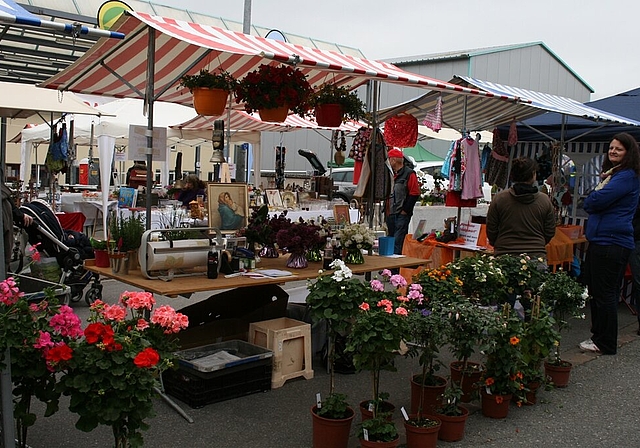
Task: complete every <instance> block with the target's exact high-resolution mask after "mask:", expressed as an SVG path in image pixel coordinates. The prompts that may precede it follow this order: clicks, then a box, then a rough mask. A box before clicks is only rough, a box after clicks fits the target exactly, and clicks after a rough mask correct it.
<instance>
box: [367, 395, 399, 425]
mask: <svg viewBox="0 0 640 448" xmlns="http://www.w3.org/2000/svg"><path fill="white" fill-rule="evenodd" d="M370 401H371V400H364V401H361V402H360V415H361V417H362V421H365V420H369V419H371V418H373V412H372V411H370V410H369V402H370ZM380 408H381V411H382V412H388V413H389V416H388V417H387V420H389V421H392V420H393V412H394V411H395V410H396V407H395V406H394V405H393V404H391V403H389V402H388V401H383V402H382V403H381V404H380Z"/></svg>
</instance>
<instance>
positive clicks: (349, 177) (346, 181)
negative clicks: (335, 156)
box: [328, 167, 356, 202]
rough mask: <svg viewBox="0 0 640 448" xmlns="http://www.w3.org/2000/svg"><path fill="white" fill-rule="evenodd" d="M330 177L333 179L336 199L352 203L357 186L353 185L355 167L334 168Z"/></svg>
mask: <svg viewBox="0 0 640 448" xmlns="http://www.w3.org/2000/svg"><path fill="white" fill-rule="evenodd" d="M328 176H329V177H330V178H331V179H333V189H334V192H335V193H334V194H333V197H334V198H340V199H342V200H343V201H345V202H351V199H353V193H354V192H355V191H356V186H355V185H354V184H353V167H351V168H333V169H332V170H331V172H330V173H329V174H328Z"/></svg>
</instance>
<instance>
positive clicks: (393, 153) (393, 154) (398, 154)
mask: <svg viewBox="0 0 640 448" xmlns="http://www.w3.org/2000/svg"><path fill="white" fill-rule="evenodd" d="M387 156H389V157H397V158H399V159H402V158H403V157H404V154H402V151H400V150H399V149H397V148H393V149H391V150H389V152H388V153H387Z"/></svg>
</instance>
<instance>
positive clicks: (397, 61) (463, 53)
mask: <svg viewBox="0 0 640 448" xmlns="http://www.w3.org/2000/svg"><path fill="white" fill-rule="evenodd" d="M536 46H539V47H542V48H543V49H544V50H545V51H546V52H547V53H549V54H550V55H551V56H552V57H553V58H554V59H555V60H556V61H558V63H560V64H561V65H562V66H563V67H564V68H565V69H567V71H569V72H570V73H571V74H572V75H573V76H574V77H575V78H576V79H577V80H578V81H580V82H581V83H582V84H583V85H584V86H585V87H587V89H589V91H590V92H591V93H593V92H595V90H593V88H592V87H591V86H590V85H589V84H588V83H587V82H586V81H585V80H584V79H582V77H581V76H580V75H578V73H576V72H575V70H573V69H572V68H571V67H570V66H569V65H568V64H567V63H566V62H564V61H563V60H562V58H560V57H559V56H558V55H557V54H556V53H555V52H554V51H553V50H551V49H550V48H549V47H548V46H547V45H546V44H545V43H544V42H525V43H521V44H511V45H500V46H495V47H482V48H474V49H467V50H452V51H445V52H440V53H430V54H423V55H418V56H404V57H399V58H392V59H385V61H386V62H389V63H391V64H394V65H398V66H402V65H404V64H415V63H419V62H431V63H433V62H440V61H447V60H454V59H470V58H472V57H474V56H481V55H484V54H492V53H499V52H503V51H512V50H518V49H521V48H528V47H536Z"/></svg>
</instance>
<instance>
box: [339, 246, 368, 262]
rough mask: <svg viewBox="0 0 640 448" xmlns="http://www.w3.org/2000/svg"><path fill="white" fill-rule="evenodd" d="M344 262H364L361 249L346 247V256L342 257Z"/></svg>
mask: <svg viewBox="0 0 640 448" xmlns="http://www.w3.org/2000/svg"><path fill="white" fill-rule="evenodd" d="M344 262H345V263H347V264H364V256H363V255H362V251H361V250H360V249H358V248H357V247H354V248H351V249H347V256H346V257H344Z"/></svg>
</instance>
